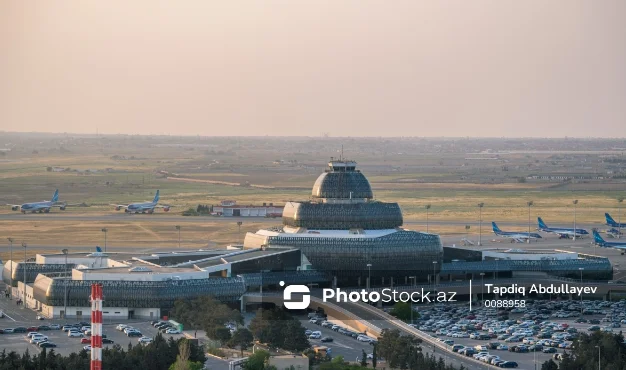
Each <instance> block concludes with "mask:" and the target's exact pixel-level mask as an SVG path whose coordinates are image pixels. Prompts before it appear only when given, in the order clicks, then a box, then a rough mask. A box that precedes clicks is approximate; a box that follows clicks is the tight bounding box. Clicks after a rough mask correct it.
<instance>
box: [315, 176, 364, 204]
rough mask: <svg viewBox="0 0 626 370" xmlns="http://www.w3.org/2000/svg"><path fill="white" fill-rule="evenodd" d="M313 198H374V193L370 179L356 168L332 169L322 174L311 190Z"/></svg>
mask: <svg viewBox="0 0 626 370" xmlns="http://www.w3.org/2000/svg"><path fill="white" fill-rule="evenodd" d="M311 195H312V196H313V198H333V199H350V198H352V199H372V198H374V194H373V193H372V188H371V187H370V183H369V181H367V178H365V176H364V175H363V174H362V173H361V172H359V171H356V170H352V171H330V172H325V173H323V174H321V175H320V176H319V177H318V178H317V180H316V181H315V184H314V185H313V191H312V192H311Z"/></svg>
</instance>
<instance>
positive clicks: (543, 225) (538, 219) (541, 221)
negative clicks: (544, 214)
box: [537, 217, 548, 229]
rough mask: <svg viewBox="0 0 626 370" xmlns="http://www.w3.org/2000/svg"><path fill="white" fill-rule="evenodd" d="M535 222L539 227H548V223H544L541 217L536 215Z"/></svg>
mask: <svg viewBox="0 0 626 370" xmlns="http://www.w3.org/2000/svg"><path fill="white" fill-rule="evenodd" d="M537 224H538V225H539V228H540V229H547V228H548V225H546V223H545V222H543V220H542V219H541V217H537Z"/></svg>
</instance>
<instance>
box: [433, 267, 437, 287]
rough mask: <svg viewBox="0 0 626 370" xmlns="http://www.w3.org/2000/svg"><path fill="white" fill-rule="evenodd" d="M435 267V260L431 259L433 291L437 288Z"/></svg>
mask: <svg viewBox="0 0 626 370" xmlns="http://www.w3.org/2000/svg"><path fill="white" fill-rule="evenodd" d="M436 267H437V261H433V292H434V291H435V289H437V285H436V284H437V274H436V272H435V268H436Z"/></svg>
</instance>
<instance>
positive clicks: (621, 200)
mask: <svg viewBox="0 0 626 370" xmlns="http://www.w3.org/2000/svg"><path fill="white" fill-rule="evenodd" d="M623 201H624V197H618V198H617V203H618V207H617V238H618V239H619V235H620V234H621V226H622V225H621V222H622V202H623Z"/></svg>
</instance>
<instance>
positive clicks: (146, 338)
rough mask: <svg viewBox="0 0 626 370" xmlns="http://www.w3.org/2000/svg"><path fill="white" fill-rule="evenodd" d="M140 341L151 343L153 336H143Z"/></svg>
mask: <svg viewBox="0 0 626 370" xmlns="http://www.w3.org/2000/svg"><path fill="white" fill-rule="evenodd" d="M138 341H139V343H150V342H152V338H150V337H141V338H139V339H138Z"/></svg>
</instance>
